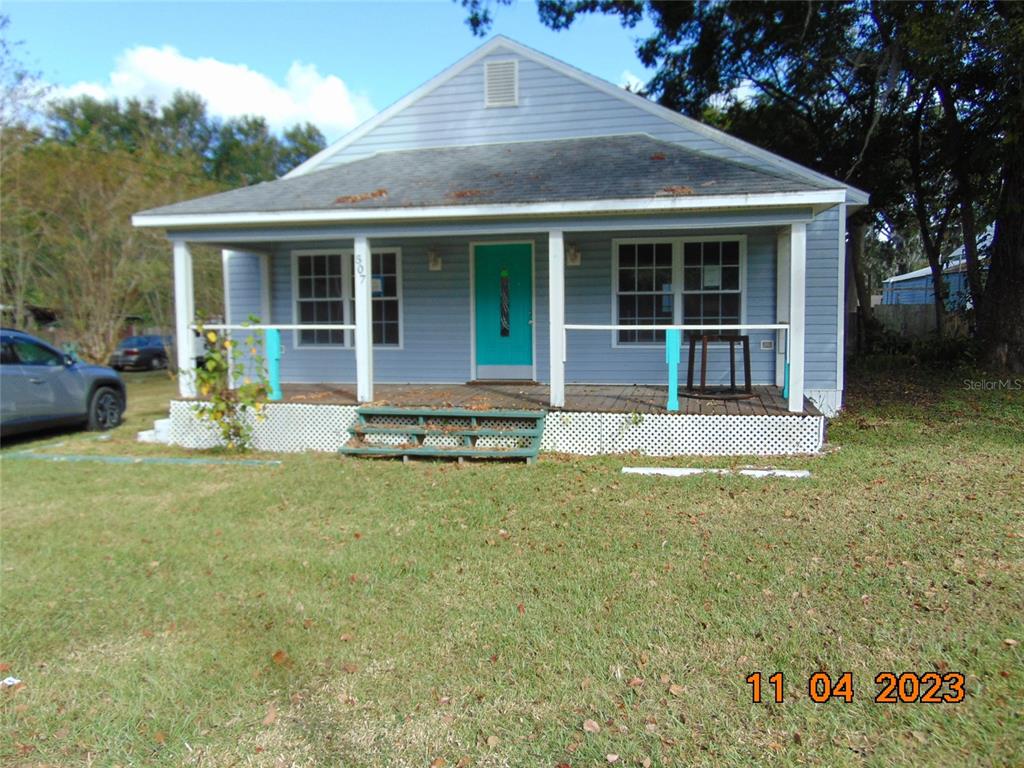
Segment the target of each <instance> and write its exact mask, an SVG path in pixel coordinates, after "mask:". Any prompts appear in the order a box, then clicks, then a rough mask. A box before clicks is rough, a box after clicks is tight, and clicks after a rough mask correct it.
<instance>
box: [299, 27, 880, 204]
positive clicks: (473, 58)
mask: <svg viewBox="0 0 1024 768" xmlns="http://www.w3.org/2000/svg"><path fill="white" fill-rule="evenodd" d="M498 53H511V54H515V55H518V56H522V57H523V58H526V59H529V60H531V61H534V62H536V63H537V64H540V65H542V66H546V67H549V68H551V69H553V70H555V71H557V72H559V73H560V74H562V75H565V76H567V77H570V78H573V79H575V80H578V81H580V82H582V83H584V84H586V85H589V86H590V87H592V88H595V89H597V90H599V91H601V92H602V93H605V94H607V95H609V96H613V97H614V98H616V99H619V100H621V101H623V102H626V103H628V104H630V105H631V106H633V107H636V108H638V109H641V110H644V111H646V112H648V113H650V114H652V115H654V116H656V117H659V118H661V119H663V120H665V121H667V122H669V123H672V124H674V125H678V126H681V127H683V128H685V129H687V130H689V131H692V132H693V133H696V134H699V135H701V136H704V137H706V138H708V139H710V140H711V141H713V142H715V143H717V144H719V145H721V146H723V147H728V148H730V149H732V150H734V151H736V152H739V153H740V154H741V155H744V156H746V157H748V158H750V160H751V161H760V162H766V163H769V164H770V165H772V166H774V167H775V168H777V169H779V170H781V171H788V172H789V173H791V174H794V175H796V176H798V177H800V178H804V179H807V180H809V181H815V182H818V183H822V184H827V185H829V186H830V187H831V188H833V189H835V188H843V189H846V190H847V200H846V202H848V203H852V204H855V205H862V204H865V203H867V202H868V194H867V193H866V192H864V191H863V190H860V189H857V188H855V187H852V186H850V185H848V184H845V183H843V182H841V181H838V180H836V179H832V178H829V177H828V176H826V175H824V174H821V173H818V172H817V171H813V170H811V169H809V168H807V167H805V166H803V165H800V164H799V163H795V162H793V161H792V160H787V159H786V158H784V157H781V156H779V155H776V154H775V153H773V152H769V151H768V150H765V149H761V148H760V147H757V146H755V145H753V144H750V143H748V142H746V141H743V140H742V139H737V138H736V137H735V136H730V135H729V134H727V133H725V132H723V131H719V130H718V129H716V128H712V127H711V126H708V125H705V124H704V123H701V122H700V121H698V120H694V119H693V118H690V117H686V116H685V115H682V114H680V113H678V112H674V111H673V110H670V109H667V108H666V107H663V106H661V105H660V104H656V103H654V102H653V101H650V100H649V99H646V98H644V97H642V96H638V95H637V94H635V93H631V92H630V91H627V90H626V89H625V88H620V87H619V86H616V85H614V84H612V83H610V82H608V81H607V80H602V79H601V78H599V77H595V76H594V75H591V74H589V73H588V72H584V71H583V70H581V69H578V68H577V67H574V66H572V65H571V64H567V63H565V62H563V61H560V60H558V59H555V58H553V57H551V56H548V55H547V54H544V53H541V52H540V51H537V50H535V49H533V48H530V47H528V46H525V45H523V44H522V43H519V42H516V41H515V40H512V39H511V38H508V37H505V36H504V35H496V36H495V37H493V38H491V39H490V40H488V41H487V42H486V43H484V44H483V45H481V46H480V47H478V48H477V49H476V50H474V51H472V52H470V53H469V54H468V55H466V56H464V57H463V58H461V59H459V60H458V61H457V62H455V64H453V65H452V66H450V67H448V68H447V69H445V70H444V71H443V72H441V73H440V74H438V75H436V76H435V77H434V78H432V79H431V80H428V81H427V82H426V83H424V84H423V85H421V86H420V87H419V88H417V89H416V90H414V91H412V92H411V93H409V94H408V95H406V96H405V97H403V98H402V99H399V100H398V101H397V102H395V103H394V104H392V105H391V106H390V107H387V108H386V109H384V110H382V111H381V112H379V113H377V114H376V115H375V116H374V117H372V118H370V119H369V120H367V121H366V122H364V123H363V124H362V125H359V126H357V127H356V128H354V129H353V130H351V131H350V132H349V133H347V134H346V135H345V136H343V137H342V138H341V139H339V140H338V141H336V142H335V143H334V144H332V145H331V146H329V147H327V148H326V149H324V150H322V151H321V152H319V153H317V154H316V155H314V156H313V157H311V158H309V159H308V160H307V161H306V162H304V163H302V164H301V165H299V166H298V167H296V168H294V169H293V170H292V171H290V172H289V173H287V174H286V175H285V176H284V178H286V179H287V178H294V177H296V176H302V175H305V174H308V173H311V172H313V171H315V170H318V169H319V168H320V166H321V164H323V163H324V162H325V161H326V160H327V159H328V158H331V157H333V156H334V155H336V154H337V153H339V152H341V151H342V150H344V149H345V148H346V147H348V146H350V145H351V144H353V143H354V142H356V141H358V140H359V139H361V138H363V137H364V136H366V135H367V134H369V133H370V132H372V131H373V130H374V129H376V128H377V127H378V126H380V125H382V124H383V123H385V122H387V121H388V120H390V119H391V118H392V117H394V116H395V115H397V114H398V113H399V112H401V111H403V110H404V109H406V108H408V107H409V106H411V105H412V104H415V103H416V102H417V101H419V100H420V99H422V98H423V97H425V96H427V95H428V94H430V93H432V92H433V91H434V90H436V89H437V88H439V87H440V86H441V85H443V84H445V83H447V82H448V81H449V80H451V79H452V78H454V77H456V76H457V75H459V74H461V73H462V72H464V71H466V70H467V69H469V68H470V67H471V66H473V65H474V64H476V63H477V62H478V61H480V60H481V59H483V58H485V57H487V56H491V55H494V54H498Z"/></svg>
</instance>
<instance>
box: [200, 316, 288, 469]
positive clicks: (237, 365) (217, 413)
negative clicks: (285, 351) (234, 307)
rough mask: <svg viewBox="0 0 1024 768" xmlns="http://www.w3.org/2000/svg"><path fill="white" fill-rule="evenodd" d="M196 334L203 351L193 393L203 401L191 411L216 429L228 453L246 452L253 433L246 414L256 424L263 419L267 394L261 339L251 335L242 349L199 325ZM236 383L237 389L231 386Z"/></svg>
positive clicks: (256, 320)
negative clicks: (203, 345)
mask: <svg viewBox="0 0 1024 768" xmlns="http://www.w3.org/2000/svg"><path fill="white" fill-rule="evenodd" d="M249 322H251V323H258V322H259V319H258V318H249ZM199 333H200V335H202V337H203V339H204V341H205V342H206V352H205V355H204V362H203V365H201V366H199V367H198V368H197V369H196V391H197V392H198V394H199V397H200V398H202V400H201V401H200V402H197V403H196V404H195V405H194V406H193V408H194V410H195V412H196V415H197V416H199V418H200V419H202V420H203V421H206V422H209V423H211V424H213V425H214V426H216V427H217V429H218V431H219V432H220V436H221V439H222V440H223V441H224V445H225V446H226V447H227V448H228V449H229V450H235V451H246V450H249V448H251V447H252V433H253V425H252V420H251V419H250V417H249V414H250V413H252V414H253V415H254V416H255V418H256V419H257V420H259V421H261V420H262V419H263V418H264V413H263V410H264V407H265V406H266V403H267V396H268V395H269V392H270V387H269V384H268V381H267V369H266V360H265V357H264V355H263V350H262V347H263V340H262V338H256V337H255V336H253V335H252V334H250V335H248V336H247V337H246V339H245V345H244V348H243V347H240V346H239V344H238V342H237V341H234V340H232V339H229V338H227V336H224V335H220V334H218V333H217V332H216V331H212V330H210V331H208V330H206V329H205V328H204V327H203V326H202V324H200V325H199ZM232 372H233V373H234V376H232ZM232 379H234V380H232ZM239 382H240V383H239ZM236 383H237V384H238V386H233V385H234V384H236Z"/></svg>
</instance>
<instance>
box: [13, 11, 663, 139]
mask: <svg viewBox="0 0 1024 768" xmlns="http://www.w3.org/2000/svg"><path fill="white" fill-rule="evenodd" d="M3 12H4V13H6V14H7V15H8V16H10V19H11V28H10V38H11V39H12V40H20V41H23V43H24V45H23V46H22V47H21V48H20V50H19V54H20V58H21V59H22V60H23V62H24V63H25V64H27V65H28V66H29V67H30V68H31V69H33V70H37V71H39V72H40V73H41V74H42V77H43V79H44V80H45V81H47V82H48V83H50V84H52V85H53V86H54V89H55V91H54V92H55V93H56V94H58V95H68V94H70V95H75V94H79V93H89V94H92V95H95V96H98V97H124V96H128V95H136V96H152V97H154V98H156V99H157V100H158V101H160V100H162V99H164V98H166V96H167V95H168V94H169V93H170V92H171V91H172V90H173V89H174V88H176V87H186V88H189V89H192V90H199V91H200V92H201V93H202V95H203V96H204V97H205V98H206V99H207V101H208V103H209V104H210V106H211V111H212V112H214V113H216V114H219V115H221V116H225V117H226V116H231V115H233V114H238V113H240V112H250V113H259V114H264V115H266V116H267V117H268V118H269V119H270V121H271V124H272V125H273V126H275V127H277V128H280V127H281V126H282V125H289V124H291V123H294V122H296V121H297V120H300V119H301V120H306V119H309V120H311V121H313V122H314V123H316V124H318V125H319V127H320V128H321V129H322V130H323V131H324V133H325V135H326V136H327V138H328V140H329V141H330V140H334V139H336V138H337V137H338V136H339V135H341V134H342V133H344V131H345V130H347V129H348V128H351V127H354V126H355V125H356V124H358V123H359V122H362V120H364V119H366V118H367V117H369V116H370V115H372V114H373V113H374V112H376V111H379V110H380V109H383V108H384V107H386V106H388V105H389V104H391V103H392V102H394V101H396V100H397V99H399V98H401V97H402V96H403V95H405V94H406V93H408V92H409V91H411V90H413V89H414V88H416V87H417V86H418V85H420V84H421V83H423V82H424V81H426V80H428V79H429V78H430V77H432V76H433V75H435V74H436V73H438V72H440V71H441V70H442V69H444V68H445V67H447V66H448V65H449V64H451V63H452V62H454V61H455V60H456V59H458V58H460V57H461V56H463V55H464V54H466V53H468V52H469V51H471V50H472V49H473V48H475V47H477V46H478V45H480V44H481V42H482V40H481V39H480V38H476V37H473V35H472V34H471V33H470V31H469V28H468V27H467V26H466V25H465V24H464V23H463V19H464V12H463V9H462V8H461V6H460V5H458V4H456V3H453V2H451V1H450V0H433V1H430V2H427V1H425V0H424V1H423V2H386V1H384V0H378V1H377V2H337V3H202V2H178V3H150V2H133V3H85V2H82V3H44V2H18V0H6V2H4V6H3ZM494 14H495V19H496V23H495V25H494V27H493V29H492V33H501V34H505V35H508V36H509V37H512V38H514V39H516V40H519V41H520V42H522V43H524V44H526V45H529V46H532V47H534V48H537V49H539V50H541V51H544V52H545V53H548V54H550V55H552V56H555V57H557V58H560V59H562V60H563V61H567V62H569V63H570V64H573V65H575V66H577V67H580V68H581V69H584V70H587V71H588V72H591V73H592V74H595V75H598V76H599V77H603V78H605V79H606V80H610V81H611V82H613V83H617V84H618V83H622V82H625V81H626V80H627V79H628V75H627V73H629V75H633V76H638V77H639V78H640V79H641V80H646V79H647V77H649V73H647V72H645V70H644V68H643V65H642V64H640V62H639V60H638V59H637V58H636V55H635V53H634V49H635V40H636V39H637V37H639V36H641V35H643V34H644V33H645V32H646V28H645V27H638V28H636V29H633V30H627V29H623V28H622V27H621V26H620V25H619V23H618V22H617V20H615V19H613V18H610V17H603V16H594V17H586V18H582V19H580V20H578V21H577V22H576V24H575V25H574V26H573V27H572V29H570V30H568V31H563V32H552V31H550V30H548V29H547V28H545V27H544V26H542V25H541V23H540V22H539V21H538V20H537V11H536V6H535V4H534V3H533V2H529V1H527V0H519V2H516V3H515V4H514V5H513V6H512V7H508V8H506V7H497V8H495V10H494Z"/></svg>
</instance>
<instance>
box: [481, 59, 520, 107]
mask: <svg viewBox="0 0 1024 768" xmlns="http://www.w3.org/2000/svg"><path fill="white" fill-rule="evenodd" d="M518 103H519V64H518V62H517V61H516V60H515V59H509V60H507V61H488V62H485V63H484V104H485V106H488V107H514V106H516V105H517V104H518Z"/></svg>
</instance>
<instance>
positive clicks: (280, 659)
mask: <svg viewBox="0 0 1024 768" xmlns="http://www.w3.org/2000/svg"><path fill="white" fill-rule="evenodd" d="M270 658H271V659H273V660H274V663H275V664H277V665H278V666H279V667H283V666H284V665H285V664H287V663H288V662H290V661H291V659H290V658H289V656H288V654H287V653H285V652H284V651H283V650H281V649H280V648H279V649H277V650H276V651H274V655H273V656H271V657H270Z"/></svg>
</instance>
